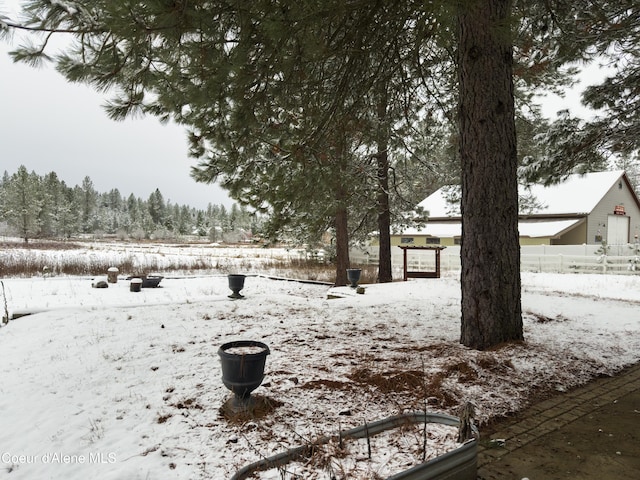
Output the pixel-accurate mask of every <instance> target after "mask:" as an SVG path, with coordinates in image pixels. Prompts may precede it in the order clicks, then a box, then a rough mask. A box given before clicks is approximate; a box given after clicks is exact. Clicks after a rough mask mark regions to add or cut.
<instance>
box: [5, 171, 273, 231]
mask: <svg viewBox="0 0 640 480" xmlns="http://www.w3.org/2000/svg"><path fill="white" fill-rule="evenodd" d="M0 223H4V224H5V227H6V229H8V231H9V232H11V233H13V234H15V235H18V236H20V237H21V238H23V239H24V241H25V242H28V241H29V239H34V238H70V237H75V236H78V235H82V234H85V235H86V234H89V235H105V234H109V235H117V236H118V237H119V238H123V239H124V238H134V239H138V240H139V239H148V238H155V239H165V240H166V239H178V238H180V237H184V236H186V235H196V236H199V237H202V238H203V239H208V240H209V241H212V242H218V241H234V242H235V241H243V240H248V239H250V238H251V236H252V234H255V233H256V232H257V230H259V228H260V223H261V222H260V220H259V218H258V217H257V216H256V215H255V214H253V213H252V212H249V211H247V209H246V208H244V207H239V206H238V205H237V204H233V205H232V206H231V208H230V209H227V208H226V207H225V206H224V205H222V204H221V205H213V204H209V205H208V206H207V209H206V210H199V209H196V208H193V207H189V206H187V205H178V204H174V203H171V202H170V201H168V200H165V199H164V197H163V195H162V193H161V192H160V190H158V189H156V190H155V191H154V192H152V193H151V195H149V198H147V199H146V200H143V199H142V198H140V197H136V196H135V195H133V194H130V195H129V196H128V197H125V196H123V195H122V194H121V193H120V191H119V190H118V189H117V188H114V189H112V190H110V191H109V192H106V193H100V192H98V191H96V189H95V188H94V186H93V182H92V181H91V179H90V178H89V177H85V178H84V180H83V181H82V185H76V186H74V187H70V186H68V185H67V184H66V183H65V182H64V180H60V179H59V178H58V175H57V174H56V173H55V172H51V173H48V174H46V175H44V176H40V175H38V174H37V173H35V172H33V171H32V172H29V171H28V170H27V168H26V167H25V166H20V167H19V168H18V170H17V172H15V173H13V174H9V173H8V172H7V171H5V172H4V175H3V176H2V180H1V181H0Z"/></svg>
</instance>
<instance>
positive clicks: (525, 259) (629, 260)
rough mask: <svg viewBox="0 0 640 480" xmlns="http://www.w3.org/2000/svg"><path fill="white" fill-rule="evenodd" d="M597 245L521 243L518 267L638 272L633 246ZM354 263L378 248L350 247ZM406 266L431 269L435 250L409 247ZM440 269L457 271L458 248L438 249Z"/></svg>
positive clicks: (395, 253) (367, 260) (398, 259)
mask: <svg viewBox="0 0 640 480" xmlns="http://www.w3.org/2000/svg"><path fill="white" fill-rule="evenodd" d="M600 248H601V247H600V245H525V246H522V247H521V249H520V260H521V265H520V268H521V270H522V271H525V272H548V273H569V272H573V273H616V274H637V273H640V255H636V254H635V252H636V249H635V248H634V246H633V245H611V246H610V248H609V250H608V252H607V255H602V254H601V253H599V252H598V250H599V249H600ZM350 260H351V262H352V263H354V264H362V265H367V264H372V265H377V264H378V247H368V248H364V249H363V248H354V249H352V250H351V252H350ZM391 263H392V265H393V268H394V269H402V263H403V252H402V250H401V249H400V248H398V247H391ZM407 265H408V268H409V270H411V271H424V270H435V253H434V252H433V251H431V250H409V251H408V254H407ZM440 270H441V271H443V272H446V271H455V270H460V247H459V246H454V247H447V248H445V249H444V250H442V251H441V252H440Z"/></svg>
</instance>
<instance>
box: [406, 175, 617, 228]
mask: <svg viewBox="0 0 640 480" xmlns="http://www.w3.org/2000/svg"><path fill="white" fill-rule="evenodd" d="M623 174H624V171H623V170H614V171H612V172H596V173H587V174H584V175H582V174H574V175H570V176H569V177H568V178H567V179H566V180H565V181H564V182H562V183H560V184H557V185H551V186H548V187H545V186H544V185H531V186H530V187H520V196H521V197H527V198H531V199H532V200H533V202H534V203H535V204H536V206H535V207H533V208H527V210H526V211H523V206H521V209H520V210H521V211H520V213H521V214H526V215H531V214H537V215H559V214H560V215H561V214H588V213H590V212H591V211H592V210H593V209H594V208H595V207H596V205H597V204H598V202H600V200H602V198H603V197H604V196H605V194H606V193H607V192H608V191H609V189H611V187H612V186H613V185H614V184H615V183H616V182H617V181H618V180H619V179H620V177H622V175H623ZM418 206H419V207H422V208H423V209H424V210H425V211H427V212H428V215H429V217H431V218H443V217H455V216H460V209H459V207H458V205H452V204H451V203H449V202H448V201H447V199H446V197H445V195H444V189H443V188H441V189H439V190H438V191H436V192H434V193H432V194H431V195H430V196H428V197H427V198H425V199H424V200H423V201H422V202H420V203H419V204H418Z"/></svg>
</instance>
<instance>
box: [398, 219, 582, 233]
mask: <svg viewBox="0 0 640 480" xmlns="http://www.w3.org/2000/svg"><path fill="white" fill-rule="evenodd" d="M582 221H584V219H570V220H544V221H541V220H535V221H532V220H523V221H520V222H518V230H519V232H520V236H521V237H531V238H539V237H556V236H558V235H560V234H562V233H563V232H565V231H566V230H567V229H569V228H570V227H573V226H575V225H576V224H577V223H578V222H582ZM411 235H429V236H432V237H443V238H451V237H460V236H461V235H462V224H461V222H427V225H426V226H425V227H424V228H409V229H407V230H404V231H403V232H402V236H403V237H410V236H411Z"/></svg>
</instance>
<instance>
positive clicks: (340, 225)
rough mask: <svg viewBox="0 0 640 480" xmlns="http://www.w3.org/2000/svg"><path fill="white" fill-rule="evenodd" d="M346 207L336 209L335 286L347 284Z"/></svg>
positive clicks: (347, 239)
mask: <svg viewBox="0 0 640 480" xmlns="http://www.w3.org/2000/svg"><path fill="white" fill-rule="evenodd" d="M347 221H348V215H347V209H346V207H340V208H338V210H337V211H336V218H335V229H336V283H335V284H336V286H342V285H346V284H347V268H349V266H350V265H349V228H348V223H347Z"/></svg>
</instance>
